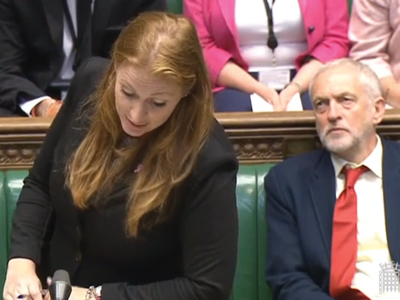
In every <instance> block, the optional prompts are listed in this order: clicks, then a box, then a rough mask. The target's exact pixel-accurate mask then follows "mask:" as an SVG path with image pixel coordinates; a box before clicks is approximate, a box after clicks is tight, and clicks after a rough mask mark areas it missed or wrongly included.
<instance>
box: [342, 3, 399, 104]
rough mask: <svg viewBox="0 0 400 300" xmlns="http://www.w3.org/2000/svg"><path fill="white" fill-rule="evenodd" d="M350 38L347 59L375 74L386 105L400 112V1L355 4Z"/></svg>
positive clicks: (351, 19)
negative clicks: (359, 62)
mask: <svg viewBox="0 0 400 300" xmlns="http://www.w3.org/2000/svg"><path fill="white" fill-rule="evenodd" d="M349 38H350V40H351V44H352V46H351V50H350V57H351V58H353V59H355V60H358V61H361V62H363V63H365V64H367V65H368V66H369V67H370V68H371V69H372V70H373V71H374V72H375V73H376V75H377V76H378V78H379V79H380V82H381V85H382V90H383V95H384V97H385V99H386V101H387V103H388V104H389V105H390V106H392V107H397V108H400V51H399V46H400V0H385V1H382V0H354V1H353V9H352V13H351V18H350V27H349Z"/></svg>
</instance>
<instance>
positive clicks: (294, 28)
mask: <svg viewBox="0 0 400 300" xmlns="http://www.w3.org/2000/svg"><path fill="white" fill-rule="evenodd" d="M183 4H184V14H185V15H187V16H188V17H189V18H191V19H192V20H193V21H194V23H195V25H196V27H197V31H198V34H199V37H200V42H201V44H202V46H203V51H204V56H205V60H206V63H207V65H208V69H209V72H210V76H211V79H212V82H213V85H214V98H215V107H216V110H217V111H252V105H251V99H252V98H253V97H255V95H257V96H258V97H261V98H262V99H264V100H265V101H267V102H269V103H271V105H272V106H273V107H274V109H275V110H286V108H287V105H288V103H289V102H290V100H291V99H292V98H293V97H294V96H295V95H296V94H299V95H301V96H302V104H303V109H311V108H312V105H311V101H310V99H309V96H308V93H307V89H308V86H309V84H310V81H311V79H312V78H313V76H314V75H315V74H316V72H317V71H318V70H319V69H320V68H321V66H322V65H323V64H324V63H326V62H328V61H330V60H333V59H337V58H341V57H345V56H347V55H348V51H349V40H348V37H347V28H348V9H347V1H346V0H257V1H250V2H249V1H247V0H184V1H183Z"/></svg>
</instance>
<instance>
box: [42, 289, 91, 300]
mask: <svg viewBox="0 0 400 300" xmlns="http://www.w3.org/2000/svg"><path fill="white" fill-rule="evenodd" d="M87 290H88V289H85V288H81V287H76V286H73V287H72V292H71V295H70V296H69V298H68V299H69V300H85V297H86V293H87ZM43 299H44V300H51V298H50V293H49V292H47V293H46V295H45V296H44V298H43Z"/></svg>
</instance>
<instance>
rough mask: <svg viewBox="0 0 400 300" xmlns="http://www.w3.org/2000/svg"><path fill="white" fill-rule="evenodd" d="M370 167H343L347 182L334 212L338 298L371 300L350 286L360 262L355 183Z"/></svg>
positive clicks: (332, 287)
mask: <svg viewBox="0 0 400 300" xmlns="http://www.w3.org/2000/svg"><path fill="white" fill-rule="evenodd" d="M367 170H368V168H367V167H365V166H361V167H359V168H357V169H350V168H346V167H344V168H343V170H342V173H344V174H345V176H346V186H345V189H344V190H343V192H342V193H341V194H340V196H339V198H338V200H337V201H336V204H335V211H334V215H333V232H332V252H331V274H330V275H331V276H330V293H331V296H332V297H333V298H334V299H336V300H368V299H369V298H368V297H367V296H365V295H364V294H363V293H361V292H360V291H359V290H356V289H352V288H351V281H352V280H353V277H354V274H355V272H356V262H357V246H358V242H357V195H356V192H355V191H354V184H355V183H356V181H357V179H358V177H360V175H361V174H362V173H364V172H365V171H367Z"/></svg>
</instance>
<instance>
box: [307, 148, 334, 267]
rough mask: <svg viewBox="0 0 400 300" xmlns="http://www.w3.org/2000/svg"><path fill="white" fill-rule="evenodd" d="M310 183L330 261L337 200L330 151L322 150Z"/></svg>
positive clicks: (315, 209)
mask: <svg viewBox="0 0 400 300" xmlns="http://www.w3.org/2000/svg"><path fill="white" fill-rule="evenodd" d="M322 151H323V152H322V155H321V158H320V160H319V162H318V164H317V165H316V168H315V172H314V177H313V180H312V181H311V184H310V194H311V199H312V204H313V207H314V211H315V214H316V217H317V220H318V226H319V229H320V232H321V235H322V239H323V242H324V248H325V252H326V254H327V257H326V258H327V259H328V263H330V253H331V244H332V220H333V211H334V207H335V202H336V180H335V171H334V168H333V165H332V161H331V158H330V154H329V152H328V151H325V150H322Z"/></svg>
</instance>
